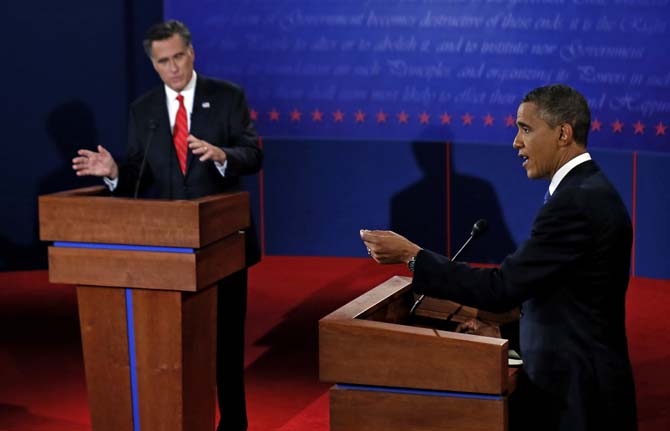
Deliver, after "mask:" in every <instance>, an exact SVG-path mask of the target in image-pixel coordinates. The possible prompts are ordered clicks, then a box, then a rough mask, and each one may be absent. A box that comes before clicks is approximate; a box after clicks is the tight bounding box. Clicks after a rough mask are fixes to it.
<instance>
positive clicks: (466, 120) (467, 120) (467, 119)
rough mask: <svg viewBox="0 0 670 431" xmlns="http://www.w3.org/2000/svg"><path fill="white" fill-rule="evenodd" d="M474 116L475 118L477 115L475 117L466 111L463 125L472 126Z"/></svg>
mask: <svg viewBox="0 0 670 431" xmlns="http://www.w3.org/2000/svg"><path fill="white" fill-rule="evenodd" d="M474 118H475V117H473V116H472V115H470V114H469V113H467V112H466V113H465V115H463V116H462V117H461V119H462V120H463V125H464V126H472V120H473V119H474Z"/></svg>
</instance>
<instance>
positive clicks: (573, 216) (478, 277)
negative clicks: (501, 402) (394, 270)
mask: <svg viewBox="0 0 670 431" xmlns="http://www.w3.org/2000/svg"><path fill="white" fill-rule="evenodd" d="M517 125H518V132H517V135H516V138H515V139H514V144H513V147H514V148H515V149H517V150H518V154H519V157H520V158H521V159H522V160H523V167H524V169H525V170H526V173H527V175H528V178H531V179H540V178H542V179H547V180H550V181H551V183H550V185H549V190H548V195H547V196H546V198H547V199H548V200H547V201H546V203H545V205H544V206H543V207H542V209H541V210H540V212H539V214H538V215H537V217H536V218H535V221H534V223H533V227H532V230H531V235H530V238H529V239H528V240H526V241H525V242H524V243H523V244H522V245H521V246H520V247H519V248H518V249H517V250H516V251H515V252H514V253H512V254H511V255H509V256H507V257H506V258H505V259H504V260H503V262H502V264H501V265H500V267H499V268H471V267H470V266H468V265H467V264H464V263H459V262H451V261H450V260H449V259H448V258H446V257H445V256H441V255H438V254H436V253H433V252H431V251H429V250H424V249H421V247H419V246H418V245H416V244H413V243H411V242H410V241H408V240H407V239H405V238H403V237H402V236H400V235H397V234H395V233H393V232H388V231H366V230H363V231H361V237H362V239H363V241H364V242H365V244H366V246H367V247H368V252H369V253H370V255H371V256H372V257H373V258H374V259H375V260H377V261H378V262H381V263H401V262H404V263H407V264H408V265H409V267H410V270H412V271H413V272H414V283H413V285H414V291H415V292H417V293H419V294H426V295H429V296H436V297H442V298H449V299H451V300H454V301H456V302H459V303H462V304H465V305H468V306H474V307H477V308H481V309H485V310H490V311H504V310H509V309H512V308H514V307H517V306H519V305H521V306H522V317H521V321H520V341H521V350H522V357H523V361H524V365H523V371H522V373H521V377H520V380H519V384H518V387H517V390H516V392H515V393H514V394H513V396H512V397H511V400H510V423H511V429H512V430H519V429H523V430H543V431H549V430H562V431H577V430H601V429H616V430H635V429H637V422H636V410H635V390H634V384H633V377H632V372H631V366H630V361H629V357H628V347H627V339H626V332H625V294H626V289H627V287H628V279H629V269H630V255H631V243H632V227H631V222H630V218H629V216H628V213H627V210H626V208H625V206H624V204H623V202H622V201H621V198H620V197H619V195H618V193H617V192H616V190H615V189H614V187H613V186H612V185H611V184H610V182H609V181H608V180H607V178H606V177H605V175H604V174H603V172H602V171H601V170H600V168H599V167H598V166H597V165H596V163H595V162H593V161H592V160H591V157H590V156H589V154H588V153H587V152H586V144H587V135H588V132H589V128H590V111H589V108H588V105H587V102H586V100H585V99H584V97H583V96H582V95H581V94H579V93H578V92H577V91H575V90H574V89H572V88H570V87H567V86H563V85H551V86H546V87H541V88H537V89H535V90H533V91H531V92H530V93H528V94H527V95H526V96H525V97H524V98H523V100H522V103H521V105H520V106H519V109H518V112H517Z"/></svg>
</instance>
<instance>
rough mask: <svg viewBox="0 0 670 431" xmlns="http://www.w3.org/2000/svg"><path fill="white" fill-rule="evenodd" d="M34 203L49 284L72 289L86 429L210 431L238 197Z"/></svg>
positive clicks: (84, 197) (47, 198)
mask: <svg viewBox="0 0 670 431" xmlns="http://www.w3.org/2000/svg"><path fill="white" fill-rule="evenodd" d="M104 194H105V188H104V187H89V188H83V189H76V190H71V191H66V192H61V193H55V194H51V195H44V196H40V197H39V220H40V238H41V239H42V240H44V241H53V245H51V246H49V281H51V282H52V283H68V284H76V285H77V288H76V290H77V301H78V306H79V320H80V324H81V336H82V345H83V353H84V364H85V369H86V385H87V390H88V399H89V404H90V411H91V423H92V428H93V430H94V431H124V430H140V429H141V430H151V431H156V430H165V431H199V430H203V431H204V430H206V431H211V430H212V429H214V425H215V424H214V422H215V414H216V411H215V405H216V378H215V377H216V363H215V361H216V302H217V296H216V295H217V289H213V288H211V287H212V286H214V285H215V284H216V282H217V281H218V280H220V279H222V278H224V277H226V276H227V275H229V274H232V273H233V272H236V271H238V270H240V269H242V268H244V266H245V257H244V256H245V254H244V252H245V250H244V233H243V232H241V229H245V228H247V227H248V226H249V224H250V223H249V196H248V194H247V193H231V194H221V195H213V196H208V197H204V198H200V199H194V200H188V201H187V200H179V201H168V200H142V199H126V198H117V197H109V196H104Z"/></svg>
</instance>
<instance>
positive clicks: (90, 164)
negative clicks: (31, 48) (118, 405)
mask: <svg viewBox="0 0 670 431" xmlns="http://www.w3.org/2000/svg"><path fill="white" fill-rule="evenodd" d="M144 48H145V50H146V52H147V55H148V56H149V58H150V59H151V62H152V64H153V66H154V69H155V70H156V72H157V73H158V74H159V76H160V77H161V80H162V81H163V83H164V85H163V86H161V87H159V88H156V89H154V90H152V91H150V92H148V93H147V94H145V95H143V96H142V97H140V98H139V99H137V100H136V101H135V102H134V103H133V104H132V106H131V108H130V119H129V128H128V154H127V160H126V161H125V162H124V163H121V164H117V163H116V162H115V160H114V159H113V158H112V156H111V155H110V153H109V152H108V151H107V150H106V149H105V148H103V147H102V146H98V148H97V150H98V151H89V150H79V151H78V156H77V157H75V158H74V159H73V168H74V170H75V171H76V172H77V175H80V176H81V175H95V176H100V177H103V178H104V180H105V183H106V184H107V185H108V186H109V188H110V190H112V192H113V193H114V194H120V195H133V194H137V190H138V188H141V189H143V190H146V189H151V190H152V193H153V194H152V195H153V196H155V197H158V198H163V199H192V198H198V197H201V196H206V195H210V194H215V193H222V192H228V191H234V190H238V189H239V187H240V186H239V178H238V177H239V176H240V175H246V174H254V173H256V172H258V171H259V170H260V167H261V161H262V152H261V150H260V148H259V146H258V138H257V135H256V131H255V130H254V128H253V125H252V124H251V121H250V118H249V109H248V107H247V103H246V100H245V97H244V92H243V91H242V89H241V88H240V87H238V86H236V85H234V84H232V83H230V82H226V81H220V80H215V79H210V78H206V77H203V76H200V75H197V74H196V72H195V71H194V70H193V64H194V60H195V52H194V50H193V46H192V44H191V34H190V32H189V30H188V28H187V27H186V26H185V25H184V24H182V23H180V22H178V21H167V22H164V23H160V24H157V25H155V26H153V27H151V28H150V29H149V31H148V32H147V36H146V38H145V40H144ZM145 158H146V160H145V161H144V159H145ZM143 161H144V163H143ZM143 164H144V165H145V166H143ZM112 216H113V215H112ZM252 230H253V229H252ZM252 236H253V232H247V238H248V240H247V248H246V249H247V262H246V265H247V266H250V265H252V264H254V263H256V262H257V261H258V259H259V253H258V245H257V243H255V241H253V240H250V238H251V237H252ZM218 298H219V301H218V324H217V387H218V399H219V411H220V413H221V421H220V423H219V430H220V431H240V430H246V429H247V416H246V403H245V395H244V379H243V373H244V319H245V315H246V298H247V271H246V269H244V270H242V271H240V272H238V273H235V274H233V275H231V276H229V277H227V278H226V279H224V280H222V281H221V282H220V283H219V290H218Z"/></svg>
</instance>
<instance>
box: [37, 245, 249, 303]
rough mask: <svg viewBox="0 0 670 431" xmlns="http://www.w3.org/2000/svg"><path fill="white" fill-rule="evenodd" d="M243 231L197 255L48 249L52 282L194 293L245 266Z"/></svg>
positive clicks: (65, 248)
mask: <svg viewBox="0 0 670 431" xmlns="http://www.w3.org/2000/svg"><path fill="white" fill-rule="evenodd" d="M244 263H245V262H244V233H238V232H235V233H234V234H233V235H230V236H228V237H226V238H224V239H222V240H220V241H217V242H215V243H213V244H210V245H209V246H207V247H205V248H203V249H200V250H198V251H196V252H195V253H164V252H150V251H135V250H107V249H90V248H74V247H54V246H51V247H49V281H51V282H52V283H68V284H87V285H96V286H109V287H112V286H124V287H131V288H143V289H162V290H180V291H185V292H194V291H196V290H198V289H202V288H205V287H207V286H210V285H211V284H213V283H216V282H217V281H219V280H221V279H222V278H224V277H226V276H227V275H230V274H232V273H234V272H236V271H239V270H240V269H242V268H244Z"/></svg>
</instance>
